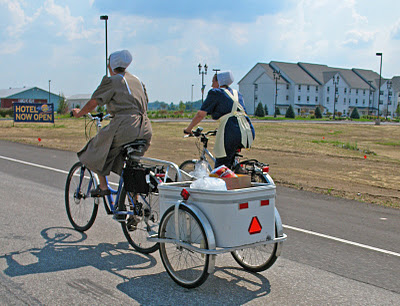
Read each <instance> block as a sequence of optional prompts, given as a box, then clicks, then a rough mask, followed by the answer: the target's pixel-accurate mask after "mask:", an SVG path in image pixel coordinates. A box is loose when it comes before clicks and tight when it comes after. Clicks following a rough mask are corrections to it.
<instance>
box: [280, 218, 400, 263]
mask: <svg viewBox="0 0 400 306" xmlns="http://www.w3.org/2000/svg"><path fill="white" fill-rule="evenodd" d="M283 227H284V228H287V229H291V230H293V231H298V232H302V233H306V234H309V235H314V236H318V237H322V238H326V239H331V240H334V241H338V242H341V243H346V244H350V245H354V246H358V247H360V248H364V249H368V250H372V251H376V252H380V253H384V254H388V255H393V256H397V257H400V253H396V252H392V251H388V250H384V249H380V248H376V247H372V246H369V245H366V244H362V243H358V242H353V241H350V240H345V239H342V238H337V237H333V236H329V235H325V234H320V233H317V232H313V231H309V230H305V229H302V228H298V227H294V226H290V225H286V224H283Z"/></svg>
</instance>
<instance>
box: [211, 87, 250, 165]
mask: <svg viewBox="0 0 400 306" xmlns="http://www.w3.org/2000/svg"><path fill="white" fill-rule="evenodd" d="M224 91H225V93H226V94H227V95H228V96H229V97H230V98H231V99H232V101H233V106H232V110H231V112H230V113H228V114H225V115H223V116H222V117H221V118H219V121H220V123H219V127H218V132H217V135H216V138H215V146H214V155H215V157H217V158H222V157H226V152H225V141H224V135H225V125H226V123H227V122H228V119H229V118H230V117H233V116H235V117H236V118H237V120H238V123H239V127H240V132H241V134H242V145H243V147H245V148H250V146H251V144H252V143H253V134H252V132H251V128H250V124H249V122H248V121H247V119H246V117H245V116H246V113H245V111H244V108H243V106H242V105H241V104H240V103H239V94H238V92H237V90H235V89H232V91H233V95H232V94H231V93H230V91H229V90H227V89H225V88H224Z"/></svg>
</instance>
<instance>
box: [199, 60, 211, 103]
mask: <svg viewBox="0 0 400 306" xmlns="http://www.w3.org/2000/svg"><path fill="white" fill-rule="evenodd" d="M197 67H198V68H199V74H201V103H202V104H203V101H204V88H205V87H206V86H205V85H204V75H205V74H207V69H208V66H207V64H205V65H204V70H202V69H201V68H203V67H202V66H201V64H199V66H197Z"/></svg>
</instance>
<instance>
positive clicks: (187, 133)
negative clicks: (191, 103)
mask: <svg viewBox="0 0 400 306" xmlns="http://www.w3.org/2000/svg"><path fill="white" fill-rule="evenodd" d="M183 134H185V135H187V136H193V132H192V131H191V130H189V131H188V130H187V129H184V130H183Z"/></svg>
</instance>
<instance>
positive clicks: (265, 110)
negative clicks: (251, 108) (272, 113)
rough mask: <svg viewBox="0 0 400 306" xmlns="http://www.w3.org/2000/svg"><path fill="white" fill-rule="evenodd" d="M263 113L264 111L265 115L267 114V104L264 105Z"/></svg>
mask: <svg viewBox="0 0 400 306" xmlns="http://www.w3.org/2000/svg"><path fill="white" fill-rule="evenodd" d="M264 113H265V116H267V115H268V107H267V104H265V105H264Z"/></svg>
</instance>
